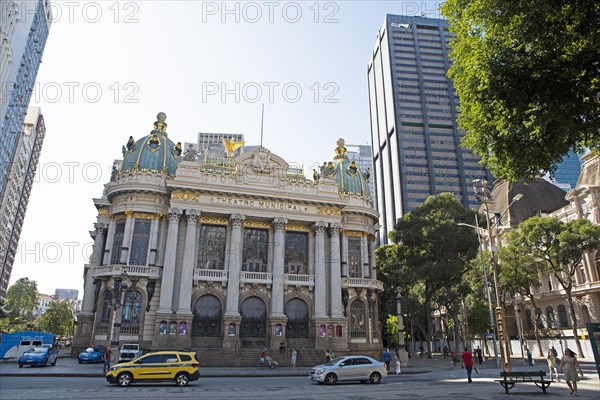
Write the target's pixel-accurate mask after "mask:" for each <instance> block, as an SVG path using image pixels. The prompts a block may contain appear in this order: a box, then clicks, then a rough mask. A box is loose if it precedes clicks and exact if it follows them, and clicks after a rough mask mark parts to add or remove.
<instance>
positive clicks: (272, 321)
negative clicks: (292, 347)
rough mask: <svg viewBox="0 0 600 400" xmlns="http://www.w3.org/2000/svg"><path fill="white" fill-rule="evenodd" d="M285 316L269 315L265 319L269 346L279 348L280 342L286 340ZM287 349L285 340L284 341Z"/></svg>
mask: <svg viewBox="0 0 600 400" xmlns="http://www.w3.org/2000/svg"><path fill="white" fill-rule="evenodd" d="M286 324H287V317H285V316H284V317H270V318H269V319H268V321H267V338H268V339H270V340H269V348H271V349H279V344H280V343H281V342H286V336H285V326H286ZM286 350H287V342H286Z"/></svg>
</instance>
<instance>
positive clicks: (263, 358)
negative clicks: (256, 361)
mask: <svg viewBox="0 0 600 400" xmlns="http://www.w3.org/2000/svg"><path fill="white" fill-rule="evenodd" d="M267 351H268V350H267V349H262V350H261V352H260V354H259V358H260V361H261V362H263V363H269V367H271V368H275V367H276V366H277V365H279V363H278V362H277V361H275V360H273V359H272V358H271V357H270V356H269V355H268V354H267Z"/></svg>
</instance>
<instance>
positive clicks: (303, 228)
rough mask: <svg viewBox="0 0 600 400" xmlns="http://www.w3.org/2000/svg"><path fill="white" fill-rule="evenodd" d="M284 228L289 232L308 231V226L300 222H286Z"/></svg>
mask: <svg viewBox="0 0 600 400" xmlns="http://www.w3.org/2000/svg"><path fill="white" fill-rule="evenodd" d="M285 230H286V231H289V232H310V226H307V225H300V224H286V225H285Z"/></svg>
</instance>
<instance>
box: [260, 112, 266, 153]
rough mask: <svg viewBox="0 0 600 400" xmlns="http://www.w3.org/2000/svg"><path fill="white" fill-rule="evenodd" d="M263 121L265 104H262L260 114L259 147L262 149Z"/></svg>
mask: <svg viewBox="0 0 600 400" xmlns="http://www.w3.org/2000/svg"><path fill="white" fill-rule="evenodd" d="M264 121H265V103H263V104H262V112H261V114H260V147H263V145H262V144H263V125H264Z"/></svg>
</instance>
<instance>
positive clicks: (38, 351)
mask: <svg viewBox="0 0 600 400" xmlns="http://www.w3.org/2000/svg"><path fill="white" fill-rule="evenodd" d="M27 352H28V353H33V354H45V353H46V352H47V349H45V348H37V349H34V348H32V349H29V350H28V351H27Z"/></svg>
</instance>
